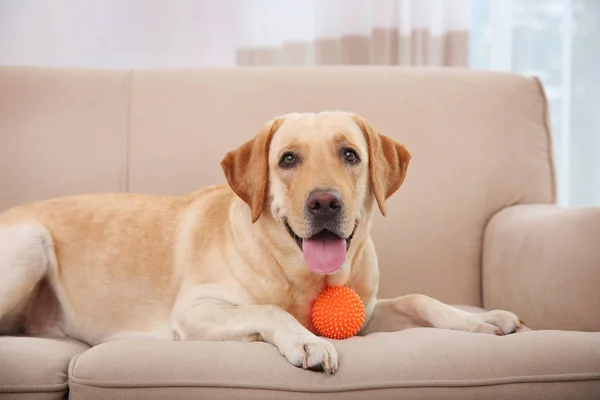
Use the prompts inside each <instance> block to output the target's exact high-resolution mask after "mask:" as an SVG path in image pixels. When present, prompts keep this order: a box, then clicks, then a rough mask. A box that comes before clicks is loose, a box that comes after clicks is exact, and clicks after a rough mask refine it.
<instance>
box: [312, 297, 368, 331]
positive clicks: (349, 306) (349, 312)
mask: <svg viewBox="0 0 600 400" xmlns="http://www.w3.org/2000/svg"><path fill="white" fill-rule="evenodd" d="M310 317H311V321H312V323H313V325H314V327H315V329H316V330H317V332H318V333H319V335H321V336H324V337H326V338H330V339H347V338H349V337H352V336H354V335H356V334H357V333H358V331H359V330H360V328H361V327H362V324H363V322H364V320H365V307H364V305H363V303H362V301H361V300H360V297H359V296H358V294H357V293H356V292H355V291H354V290H352V289H350V288H348V287H345V286H338V287H330V288H327V289H325V290H324V291H323V292H321V293H320V294H319V296H317V298H316V299H315V300H314V302H313V303H312V306H311V310H310Z"/></svg>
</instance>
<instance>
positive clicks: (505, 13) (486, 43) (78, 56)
mask: <svg viewBox="0 0 600 400" xmlns="http://www.w3.org/2000/svg"><path fill="white" fill-rule="evenodd" d="M599 42H600V0H87V1H82V0H0V65H36V66H59V67H65V66H66V67H90V68H119V69H133V68H136V69H137V68H175V67H176V68H181V67H183V68H198V67H236V66H261V65H381V64H385V65H406V66H443V67H449V68H450V67H464V68H473V69H479V70H497V71H512V72H517V73H522V74H526V75H536V76H538V77H540V78H541V79H542V81H543V83H544V85H545V89H546V92H547V96H548V98H549V101H550V119H551V121H550V122H551V125H552V130H553V136H554V152H555V160H556V165H557V178H558V189H559V198H558V201H559V204H562V205H572V206H581V205H600V43H599Z"/></svg>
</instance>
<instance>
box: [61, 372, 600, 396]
mask: <svg viewBox="0 0 600 400" xmlns="http://www.w3.org/2000/svg"><path fill="white" fill-rule="evenodd" d="M536 377H537V376H535V375H534V376H524V377H519V378H517V379H515V378H513V377H508V378H489V379H480V380H474V381H465V380H447V381H431V382H427V381H415V382H413V383H409V382H406V383H397V382H394V383H391V382H390V383H382V382H379V383H371V384H364V385H357V386H348V387H344V386H337V387H328V388H326V389H319V390H314V389H312V390H311V389H307V388H291V387H273V386H265V385H260V384H253V383H251V382H249V383H246V384H241V383H233V382H230V383H222V384H214V383H213V384H203V383H201V382H189V381H181V382H178V383H167V384H123V383H116V382H95V381H94V380H92V379H82V378H77V377H74V376H72V375H71V376H69V383H71V382H72V383H75V384H79V385H83V386H89V387H96V388H111V389H132V388H138V389H144V388H178V387H179V388H184V387H199V388H232V389H257V390H273V391H286V392H301V393H303V392H305V393H311V392H312V393H339V392H353V391H364V390H375V389H400V388H432V387H433V388H435V387H446V388H464V387H484V386H499V385H507V384H521V383H525V384H527V383H553V382H582V381H600V374H598V373H584V374H558V375H545V376H539V377H538V378H539V379H535V378H536Z"/></svg>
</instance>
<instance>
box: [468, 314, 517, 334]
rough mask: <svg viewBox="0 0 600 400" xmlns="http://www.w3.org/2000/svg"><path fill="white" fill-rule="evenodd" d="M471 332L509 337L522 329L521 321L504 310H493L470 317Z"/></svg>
mask: <svg viewBox="0 0 600 400" xmlns="http://www.w3.org/2000/svg"><path fill="white" fill-rule="evenodd" d="M472 318H473V322H474V325H473V328H474V329H473V332H481V333H490V334H494V335H498V336H504V335H509V334H511V333H515V332H518V331H519V330H521V329H523V321H521V320H520V319H519V317H517V316H516V315H515V314H513V313H511V312H508V311H504V310H493V311H487V312H483V313H476V314H473V315H472Z"/></svg>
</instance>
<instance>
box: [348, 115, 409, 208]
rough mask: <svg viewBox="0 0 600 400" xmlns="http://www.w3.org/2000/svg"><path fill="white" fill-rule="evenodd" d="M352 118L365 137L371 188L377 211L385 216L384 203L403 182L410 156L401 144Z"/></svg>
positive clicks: (357, 117)
mask: <svg viewBox="0 0 600 400" xmlns="http://www.w3.org/2000/svg"><path fill="white" fill-rule="evenodd" d="M352 118H353V119H354V121H355V122H356V123H357V124H358V126H359V127H360V129H361V130H362V131H363V134H364V135H365V139H366V141H367V146H368V147H369V175H370V178H371V186H372V189H373V194H374V195H375V200H377V205H378V206H379V210H380V211H381V214H383V215H385V201H386V200H387V199H388V198H389V197H390V196H391V195H392V194H394V193H395V192H396V190H398V189H399V188H400V186H401V185H402V182H404V178H405V177H406V171H407V170H408V164H410V159H411V155H410V153H409V152H408V150H407V149H406V147H405V146H404V145H403V144H401V143H398V142H396V141H395V140H393V139H391V138H389V137H387V136H385V135H382V134H381V133H378V132H376V131H375V130H374V129H373V127H371V125H370V124H369V123H368V122H367V121H366V120H365V119H364V118H362V117H360V116H358V115H353V116H352Z"/></svg>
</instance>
